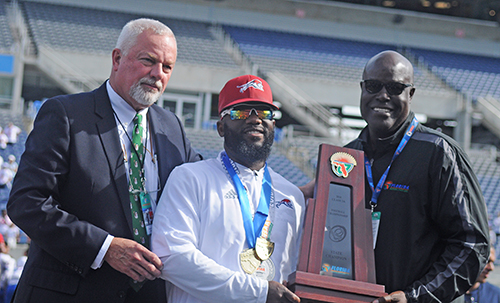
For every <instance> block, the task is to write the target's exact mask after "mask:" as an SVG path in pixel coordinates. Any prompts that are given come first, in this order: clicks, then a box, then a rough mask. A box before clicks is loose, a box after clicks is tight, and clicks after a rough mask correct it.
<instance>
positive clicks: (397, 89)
mask: <svg viewBox="0 0 500 303" xmlns="http://www.w3.org/2000/svg"><path fill="white" fill-rule="evenodd" d="M361 83H364V84H365V89H366V91H367V92H369V93H370V94H376V93H378V92H379V91H381V90H382V87H385V90H386V91H387V93H388V94H389V95H391V96H398V95H401V93H402V92H403V91H404V90H405V88H407V87H412V86H413V84H405V83H401V82H394V81H393V82H387V83H384V82H382V81H378V80H363V81H361Z"/></svg>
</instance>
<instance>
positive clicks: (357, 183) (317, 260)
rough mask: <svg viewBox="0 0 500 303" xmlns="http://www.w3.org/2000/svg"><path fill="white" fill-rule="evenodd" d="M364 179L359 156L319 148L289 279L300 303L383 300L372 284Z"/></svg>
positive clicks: (379, 288) (381, 288)
mask: <svg viewBox="0 0 500 303" xmlns="http://www.w3.org/2000/svg"><path fill="white" fill-rule="evenodd" d="M364 174H365V170H364V154H363V151H359V150H354V149H349V148H344V147H338V146H333V145H328V144H321V145H320V147H319V155H318V168H317V171H316V187H315V190H314V198H313V199H309V200H308V206H307V211H306V218H305V222H304V230H303V234H302V244H301V248H300V255H299V261H298V264H297V271H296V272H294V273H292V274H291V275H290V276H289V277H288V285H289V288H290V289H291V290H292V291H293V292H295V294H296V295H297V296H299V297H300V298H301V302H306V303H308V302H335V303H354V302H372V301H373V300H374V299H376V298H379V297H382V296H384V295H386V293H385V287H384V286H383V285H378V284H376V283H375V259H374V253H373V235H372V225H371V213H370V210H369V209H366V208H365V199H364V197H365V181H364Z"/></svg>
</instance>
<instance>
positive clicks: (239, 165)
mask: <svg viewBox="0 0 500 303" xmlns="http://www.w3.org/2000/svg"><path fill="white" fill-rule="evenodd" d="M276 109H278V108H277V107H276V106H275V105H274V104H273V98H272V92H271V89H270V87H269V85H268V84H267V83H266V81H264V80H263V79H261V78H259V77H256V76H253V75H245V76H240V77H237V78H234V79H232V80H230V81H228V82H227V83H226V85H225V86H224V88H223V89H222V90H221V92H220V96H219V114H220V121H218V122H217V131H218V133H219V135H220V136H221V137H224V150H223V151H222V152H221V153H220V154H219V156H218V157H217V158H216V159H209V160H205V161H201V162H197V163H192V164H185V165H182V166H179V167H178V168H176V169H174V170H173V171H172V174H171V175H170V178H169V179H168V181H167V184H166V187H165V190H164V192H163V195H162V196H161V198H160V199H161V200H163V202H161V203H159V206H158V208H157V210H156V213H155V220H154V222H153V237H152V248H153V251H154V252H155V253H156V254H157V255H158V256H159V257H160V259H161V260H162V262H163V264H164V268H163V270H162V275H161V277H162V278H164V279H166V280H168V281H169V282H167V288H168V291H167V293H168V302H169V303H181V302H182V303H184V302H287V301H290V302H299V301H300V299H299V298H298V297H297V296H296V295H295V294H293V293H292V292H291V291H290V290H288V289H287V288H286V287H285V286H284V285H283V284H281V282H283V281H284V280H286V279H287V278H288V275H289V274H290V273H292V272H293V271H295V268H296V265H297V257H298V252H299V244H300V233H301V230H302V222H303V218H304V211H305V203H304V196H303V194H302V192H301V191H300V190H299V188H297V187H296V186H295V185H293V184H292V183H290V182H289V181H287V180H286V179H284V178H283V177H282V176H280V175H278V174H277V173H275V172H274V171H273V170H272V169H271V168H269V167H268V166H267V165H266V160H267V158H268V156H269V154H270V152H271V146H272V144H273V138H274V124H275V121H274V119H273V111H274V110H276Z"/></svg>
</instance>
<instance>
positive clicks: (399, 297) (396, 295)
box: [372, 290, 407, 303]
mask: <svg viewBox="0 0 500 303" xmlns="http://www.w3.org/2000/svg"><path fill="white" fill-rule="evenodd" d="M386 302H399V303H406V302H407V301H406V296H405V293H404V292H402V291H401V290H398V291H395V292H393V293H390V294H389V295H387V296H385V297H381V298H378V299H375V300H374V301H373V302H372V303H386Z"/></svg>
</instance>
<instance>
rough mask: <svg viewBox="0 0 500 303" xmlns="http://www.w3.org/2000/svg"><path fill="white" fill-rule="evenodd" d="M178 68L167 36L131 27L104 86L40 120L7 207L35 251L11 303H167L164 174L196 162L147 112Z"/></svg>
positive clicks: (154, 110) (169, 126)
mask: <svg viewBox="0 0 500 303" xmlns="http://www.w3.org/2000/svg"><path fill="white" fill-rule="evenodd" d="M176 57H177V45H176V41H175V37H174V35H173V33H172V31H171V30H170V29H169V28H168V27H167V26H165V25H164V24H162V23H160V22H158V21H155V20H150V19H137V20H133V21H131V22H129V23H128V24H127V25H125V27H124V28H123V30H122V32H121V34H120V36H119V38H118V42H117V46H116V48H115V49H114V50H113V52H112V61H113V67H112V72H111V76H110V78H109V81H106V83H104V84H103V85H102V86H101V87H99V88H98V89H96V90H94V91H92V92H89V93H82V94H77V95H68V96H58V97H55V98H52V99H50V100H48V101H47V102H46V103H45V104H44V105H43V106H42V108H41V109H40V112H39V114H38V116H37V118H36V121H35V126H34V129H33V131H32V133H31V134H30V136H29V138H28V140H27V142H26V151H25V153H24V154H23V156H22V158H21V161H20V165H19V172H18V173H17V176H16V178H15V180H14V184H13V188H12V192H11V196H10V199H9V203H8V214H9V216H10V217H11V218H12V220H13V221H14V223H15V224H17V225H18V226H19V227H20V228H21V229H22V230H24V231H25V232H26V233H27V234H28V235H29V236H30V237H31V239H32V245H31V248H30V251H29V257H28V261H27V264H26V267H25V270H24V273H23V275H22V277H21V280H20V282H19V285H18V289H17V292H16V295H15V298H14V302H51V303H52V302H106V303H111V302H165V288H164V283H163V282H162V281H161V280H159V279H158V280H156V278H157V277H158V276H159V275H160V270H161V268H162V266H163V265H162V263H161V261H160V259H159V258H158V257H157V256H156V255H155V254H154V253H152V252H151V251H150V250H149V235H150V231H151V222H150V221H151V219H152V217H151V215H152V214H153V213H154V210H155V208H156V199H157V197H159V196H160V193H161V189H162V188H163V185H164V184H165V182H166V179H167V178H168V176H169V174H170V171H171V170H172V169H173V168H174V167H175V166H177V165H179V164H182V163H185V162H192V161H197V160H199V159H200V158H201V157H200V155H198V154H197V153H196V152H195V151H194V150H193V149H192V148H191V146H190V143H189V141H188V140H187V138H186V137H185V133H184V130H183V127H182V125H181V122H180V121H179V119H178V118H177V117H176V116H175V115H174V114H172V113H170V112H168V111H166V110H164V109H162V108H160V107H158V106H157V105H154V102H155V101H156V100H158V98H159V97H160V96H161V94H162V93H163V92H164V90H165V86H166V85H167V83H168V80H169V79H170V75H171V73H172V69H173V67H174V65H175V61H176ZM136 203H137V204H136ZM136 223H137V225H136Z"/></svg>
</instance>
